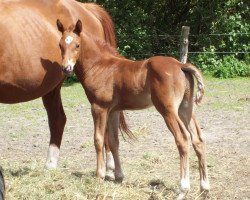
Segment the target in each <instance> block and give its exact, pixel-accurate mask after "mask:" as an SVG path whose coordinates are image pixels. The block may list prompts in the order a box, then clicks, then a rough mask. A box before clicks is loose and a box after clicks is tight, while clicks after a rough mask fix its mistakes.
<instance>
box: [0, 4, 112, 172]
mask: <svg viewBox="0 0 250 200" xmlns="http://www.w3.org/2000/svg"><path fill="white" fill-rule="evenodd" d="M57 18H60V19H62V21H63V23H65V24H68V25H69V24H72V23H73V22H75V21H76V20H77V19H78V18H80V19H81V20H82V21H83V24H84V26H85V27H86V31H88V32H89V33H90V34H93V36H95V37H100V38H102V39H103V40H105V41H107V42H108V43H109V44H111V45H112V46H115V44H116V42H115V35H114V30H113V24H112V20H111V18H110V16H109V15H108V14H107V13H106V11H105V10H104V9H102V8H101V7H99V6H97V5H95V4H87V3H86V4H83V3H79V2H76V1H74V0H16V1H15V0H11V1H10V0H2V1H1V2H0V36H1V37H0V103H7V104H13V103H19V102H25V101H29V100H33V99H36V98H39V97H42V100H43V104H44V106H45V108H46V111H47V114H48V120H49V127H50V133H51V138H50V145H49V150H48V156H47V161H46V167H47V168H55V167H56V166H57V162H58V157H59V148H60V145H61V140H62V135H63V130H64V126H65V123H66V116H65V114H64V110H63V106H62V101H61V96H60V89H61V86H62V83H63V80H64V78H65V75H64V73H63V72H62V69H61V67H60V65H59V64H58V63H61V53H60V49H59V46H58V42H59V39H60V36H61V34H60V32H59V31H58V30H57V29H56V26H55V21H56V19H57ZM108 158H110V159H111V158H112V157H111V153H108ZM108 161H109V159H108ZM108 164H109V165H110V168H112V159H111V160H110V161H109V162H108Z"/></svg>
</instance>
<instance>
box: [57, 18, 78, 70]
mask: <svg viewBox="0 0 250 200" xmlns="http://www.w3.org/2000/svg"><path fill="white" fill-rule="evenodd" d="M56 23H57V28H58V30H59V31H60V32H61V33H62V38H61V40H60V42H59V46H60V49H61V54H62V59H63V60H62V70H63V72H64V73H65V74H66V75H72V74H73V71H74V66H75V64H76V62H77V60H78V58H79V56H80V45H81V43H80V34H81V32H82V22H81V21H80V20H78V21H77V23H76V25H75V26H70V27H69V28H68V29H64V27H63V25H62V23H61V22H60V20H59V19H58V20H57V22H56Z"/></svg>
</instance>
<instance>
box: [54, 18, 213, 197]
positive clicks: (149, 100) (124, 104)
mask: <svg viewBox="0 0 250 200" xmlns="http://www.w3.org/2000/svg"><path fill="white" fill-rule="evenodd" d="M83 26H84V25H83ZM57 27H58V30H59V31H61V32H62V38H61V40H60V43H59V45H60V48H61V52H62V57H63V61H62V68H63V69H64V70H66V71H67V72H69V71H70V70H73V69H74V65H75V64H76V63H77V65H76V67H75V71H76V72H77V75H78V76H79V75H80V77H79V79H80V80H81V81H82V85H83V87H84V89H85V92H86V95H87V97H88V100H89V101H90V103H91V108H92V115H93V120H94V126H95V136H94V137H95V147H96V152H97V171H96V172H97V177H100V178H104V176H105V165H104V159H103V157H104V155H103V154H104V153H103V146H104V135H105V130H106V128H107V129H108V138H109V145H110V148H111V152H112V154H113V157H114V161H115V178H116V180H117V181H122V180H123V173H122V170H121V164H120V159H119V152H118V147H119V139H118V125H119V112H120V111H121V110H125V109H129V110H134V109H144V108H147V107H149V106H152V105H154V106H155V108H156V109H157V110H158V112H159V113H160V114H161V115H162V117H163V118H164V120H165V122H166V125H167V127H168V128H169V130H170V131H171V132H172V134H173V136H174V138H175V141H176V145H177V148H178V150H179V154H180V176H181V194H180V195H179V197H178V198H179V199H184V198H185V196H186V194H187V192H188V190H189V188H190V184H189V163H188V157H189V144H188V143H189V142H188V140H189V138H190V137H191V141H192V144H193V147H194V149H195V152H196V154H197V157H198V160H199V171H200V186H201V190H203V191H204V190H205V191H208V190H209V182H208V175H207V167H206V155H205V143H204V138H203V136H202V133H201V129H200V127H199V125H198V123H197V121H196V119H195V116H194V113H193V93H194V80H193V76H194V77H195V78H196V79H197V82H198V91H197V95H196V100H195V101H196V103H199V102H200V101H201V99H202V97H203V94H204V83H203V78H202V75H201V73H200V72H199V71H198V70H197V68H196V67H194V66H193V65H191V64H182V63H180V62H179V61H177V60H176V59H174V58H172V57H163V56H157V57H151V58H149V59H146V60H142V61H132V60H128V59H125V58H123V57H121V56H119V54H118V53H117V52H116V51H115V49H114V48H112V47H111V46H110V45H109V44H107V43H106V42H105V41H102V40H100V39H98V38H96V37H93V35H90V34H89V33H88V32H86V31H82V23H81V21H80V20H78V21H77V23H76V25H72V26H70V27H69V28H67V29H65V28H64V26H63V24H62V23H61V22H60V21H59V20H57ZM84 28H85V26H84Z"/></svg>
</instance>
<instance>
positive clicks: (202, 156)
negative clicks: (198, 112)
mask: <svg viewBox="0 0 250 200" xmlns="http://www.w3.org/2000/svg"><path fill="white" fill-rule="evenodd" d="M190 129H191V133H192V135H191V139H192V144H193V147H194V150H195V152H196V155H197V157H198V161H199V172H200V187H201V191H208V190H209V188H210V187H209V181H208V174H207V164H206V144H205V137H204V136H203V135H202V132H201V129H200V126H199V124H198V122H197V121H196V118H195V116H194V114H193V116H192V119H191V122H190Z"/></svg>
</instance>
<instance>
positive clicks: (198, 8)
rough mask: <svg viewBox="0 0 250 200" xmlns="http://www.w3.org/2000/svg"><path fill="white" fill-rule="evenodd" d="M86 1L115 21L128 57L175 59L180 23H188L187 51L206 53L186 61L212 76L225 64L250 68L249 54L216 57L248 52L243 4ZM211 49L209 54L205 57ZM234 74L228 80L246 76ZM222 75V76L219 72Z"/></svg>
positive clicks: (249, 29) (236, 0) (238, 0)
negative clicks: (98, 7)
mask: <svg viewBox="0 0 250 200" xmlns="http://www.w3.org/2000/svg"><path fill="white" fill-rule="evenodd" d="M85 2H86V1H85ZM88 2H96V3H98V4H101V5H103V6H104V7H105V8H106V10H108V11H109V13H110V14H111V16H112V19H113V21H114V23H115V28H116V32H117V41H118V50H119V51H120V53H122V54H123V55H124V56H126V57H128V58H132V59H141V58H145V57H149V56H152V55H161V54H163V55H171V56H175V57H176V56H178V52H179V35H180V30H181V27H182V26H183V25H187V26H190V30H191V33H190V34H191V35H190V46H189V50H190V51H191V52H197V51H198V52H200V51H205V53H202V54H199V55H197V54H195V55H192V54H190V58H189V59H190V61H191V62H192V63H194V64H195V65H197V66H202V67H201V69H202V70H205V72H206V73H210V74H214V71H213V69H214V68H216V67H217V66H218V65H220V66H223V70H225V66H226V67H229V66H230V67H229V68H231V69H232V68H234V66H237V67H241V64H242V63H243V67H241V69H247V67H245V66H246V65H248V66H249V65H250V62H249V60H250V59H249V53H236V54H232V55H231V54H230V56H228V54H217V53H215V52H250V45H249V40H250V38H249V37H250V34H249V33H250V24H249V23H248V22H249V20H250V16H249V3H248V1H247V0H225V1H219V0H214V1H211V0H202V1H199V0H180V1H172V0H155V1H150V0H144V1H136V0H126V1H122V3H121V1H118V0H108V1H107V0H88ZM218 33H219V34H220V35H217V34H218ZM211 48H212V49H213V52H212V53H209V52H211V51H210V50H211ZM224 56H226V58H223V57H224ZM228 57H231V60H232V61H235V62H237V63H236V64H235V65H234V66H231V65H230V63H231V64H232V62H228ZM226 60H227V61H226ZM200 62H201V63H200ZM219 63H220V64H219ZM224 63H225V64H226V65H225V66H224ZM239 63H240V64H239ZM204 68H205V69H204ZM210 69H212V71H210ZM231 69H230V71H231ZM233 71H234V72H235V74H234V75H232V76H249V75H247V74H248V73H247V72H244V73H239V72H238V71H240V70H238V69H237V70H233ZM236 71H237V72H236ZM216 74H217V73H216ZM223 74H224V73H223ZM214 75H215V74H214ZM220 76H222V77H223V75H221V74H220ZM225 77H227V76H225Z"/></svg>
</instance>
